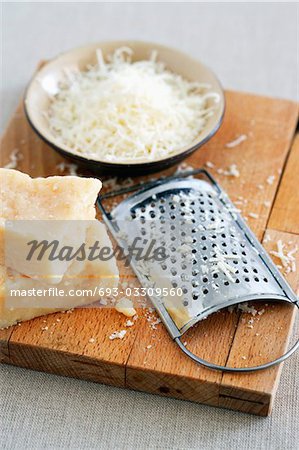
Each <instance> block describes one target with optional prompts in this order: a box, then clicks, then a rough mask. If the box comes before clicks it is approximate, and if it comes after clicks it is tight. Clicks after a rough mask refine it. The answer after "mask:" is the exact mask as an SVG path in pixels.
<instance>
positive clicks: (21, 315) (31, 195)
mask: <svg viewBox="0 0 299 450" xmlns="http://www.w3.org/2000/svg"><path fill="white" fill-rule="evenodd" d="M0 182H1V185H0V188H1V197H0V198H1V211H0V215H1V221H0V236H1V239H2V241H3V239H4V235H5V241H7V240H8V242H9V246H8V248H7V246H5V247H6V248H5V250H7V251H6V253H8V254H5V255H4V254H3V253H2V255H0V259H1V261H0V286H1V287H0V328H5V327H8V326H10V325H13V324H15V323H17V322H20V321H23V320H28V319H31V318H33V317H37V316H39V315H42V314H47V313H51V312H54V311H57V310H66V309H70V308H73V307H76V306H80V305H86V304H91V303H93V302H94V301H97V300H99V298H100V297H99V295H97V291H94V294H93V295H92V296H91V295H86V296H84V295H83V296H82V295H75V296H74V295H68V294H67V293H68V290H69V289H73V290H78V291H82V290H84V289H89V290H90V291H91V290H94V289H95V288H96V287H97V286H98V287H99V288H100V287H104V288H105V287H110V288H112V287H116V286H117V284H118V269H117V265H116V261H115V258H114V257H111V258H110V259H108V260H106V261H102V260H101V259H94V260H92V261H90V260H88V259H87V258H84V259H83V260H77V259H71V260H69V261H58V260H54V261H49V260H48V258H44V257H43V258H42V261H41V265H40V267H39V266H38V265H37V264H35V262H34V261H31V260H30V262H29V263H28V264H24V255H25V253H24V252H25V250H24V252H23V250H22V247H23V246H24V249H25V246H26V243H27V242H28V239H31V238H37V239H39V238H41V237H44V236H46V237H47V238H49V239H51V238H55V236H57V233H58V234H59V243H60V244H61V245H62V244H63V246H71V247H73V248H75V249H76V248H77V245H78V244H82V243H84V244H85V245H86V247H87V248H88V247H89V246H92V245H93V243H94V242H95V241H97V242H98V245H99V246H105V247H108V248H110V249H111V253H112V245H111V242H110V240H109V237H108V235H107V231H106V228H105V226H104V225H103V224H102V223H101V222H99V221H98V220H96V219H95V201H96V198H97V195H98V192H99V190H100V188H101V182H100V181H99V180H97V179H92V178H79V177H68V176H64V177H49V178H36V179H32V178H30V177H29V176H28V175H26V174H23V173H21V172H18V171H15V170H9V169H0ZM49 221H52V222H49ZM8 222H11V225H12V227H11V228H10V229H9V230H7V223H8ZM49 223H50V225H51V226H50V227H49ZM16 224H17V225H16ZM30 224H31V227H30ZM37 224H38V226H36V225H37ZM20 225H21V226H20ZM47 233H48V235H47ZM2 243H3V242H2ZM2 247H3V246H1V248H2ZM59 265H60V268H59V271H58V276H57V267H58V266H59ZM54 273H55V276H56V278H55V282H54V284H53V279H52V278H53V277H52V275H53V274H54ZM41 275H46V276H41ZM51 286H52V288H51ZM53 286H55V288H59V289H64V290H65V292H66V295H65V296H63V297H61V296H55V295H53V289H54V287H53ZM32 288H35V289H43V290H45V292H46V291H47V289H48V288H51V289H52V292H51V293H50V294H49V295H47V294H46V293H45V294H44V295H42V296H39V297H32V296H28V295H27V296H26V295H25V296H16V297H12V296H11V295H10V294H9V293H10V292H11V290H12V289H13V290H19V291H21V290H26V292H28V290H30V289H32ZM49 292H50V291H49Z"/></svg>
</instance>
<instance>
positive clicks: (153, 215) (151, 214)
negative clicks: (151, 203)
mask: <svg viewBox="0 0 299 450" xmlns="http://www.w3.org/2000/svg"><path fill="white" fill-rule="evenodd" d="M150 216H151V218H152V219H154V218H155V217H156V214H155V213H154V211H151V212H150Z"/></svg>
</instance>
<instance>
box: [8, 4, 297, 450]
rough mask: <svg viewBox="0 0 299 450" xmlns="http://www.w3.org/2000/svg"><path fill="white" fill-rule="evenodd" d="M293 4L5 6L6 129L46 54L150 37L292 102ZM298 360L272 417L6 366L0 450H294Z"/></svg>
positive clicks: (239, 86)
mask: <svg viewBox="0 0 299 450" xmlns="http://www.w3.org/2000/svg"><path fill="white" fill-rule="evenodd" d="M296 8H297V6H296V5H295V4H274V3H272V4H257V3H256V4H251V5H250V4H244V3H243V4H236V3H232V4H195V3H185V4H181V3H175V4H174V3H173V4H169V3H168V4H167V3H166V4H154V3H150V4H145V3H144V4H143V3H142V4H136V3H135V4H133V3H131V4H124V3H111V4H107V3H106V4H95V3H75V2H73V3H60V4H58V3H56V4H54V3H53V4H50V3H43V4H37V3H27V4H21V3H18V4H17V3H7V4H5V5H3V18H4V23H3V28H2V38H3V49H2V50H3V51H2V56H3V58H2V59H3V71H2V83H1V98H2V105H1V106H2V108H1V109H2V111H3V113H2V114H1V116H2V118H1V120H2V122H1V126H2V128H3V127H4V125H5V124H6V123H7V120H8V117H9V116H10V115H11V113H12V112H13V110H14V109H15V107H16V105H17V103H18V101H19V97H20V95H21V94H22V92H23V90H24V87H25V85H26V83H27V82H28V79H29V78H30V76H31V74H32V72H33V70H34V68H35V67H36V64H37V63H38V61H39V60H40V59H43V58H48V57H52V56H54V55H55V54H57V53H59V52H61V51H63V50H66V49H68V48H71V47H73V46H76V45H82V44H84V43H85V42H90V41H97V40H99V41H100V40H105V39H106V40H108V39H121V38H123V39H126V38H133V39H143V40H149V41H156V42H160V43H164V44H166V45H167V44H168V45H172V46H174V47H178V48H180V49H182V50H184V51H187V52H189V53H190V54H193V55H194V56H195V57H197V58H200V59H201V60H202V61H204V62H206V64H208V65H210V66H211V67H212V68H213V69H214V70H215V72H216V73H217V74H218V76H219V78H220V80H221V81H222V83H223V85H224V86H225V87H226V88H230V89H235V90H244V91H251V92H256V93H260V94H265V95H272V96H276V97H284V98H290V99H294V100H296V95H297V94H296V93H297V80H298V70H297V66H296V64H297V61H296V54H297V53H296V52H297V49H296V46H297V45H298V42H297V38H296V29H297V28H298V23H297V19H296ZM298 374H299V354H297V355H295V356H294V357H293V358H292V359H291V360H289V361H288V362H287V364H286V365H285V367H284V370H283V373H282V377H281V382H280V386H279V389H278V393H277V397H276V401H275V405H274V410H273V413H272V416H270V417H269V418H260V417H255V416H250V415H247V414H242V413H237V412H232V411H227V410H223V409H222V410H221V409H216V408H211V407H207V406H202V405H197V404H193V403H190V402H183V401H178V400H173V399H167V398H162V397H158V396H153V395H149V394H143V393H138V392H133V391H126V390H123V389H117V388H113V387H110V386H103V385H97V384H95V383H90V382H85V381H79V380H73V379H67V378H63V377H58V376H53V375H47V374H43V373H37V372H33V371H30V370H24V369H20V368H15V367H9V366H4V365H2V366H0V382H1V391H0V402H1V404H0V421H1V423H0V448H1V449H41V448H44V449H52V448H54V449H56V448H57V449H60V448H61V449H63V448H73V449H81V448H82V449H85V448H86V449H156V448H157V449H158V448H161V449H207V450H208V449H213V450H217V449H222V450H226V449H229V450H231V449H239V450H243V449H250V450H251V449H269V450H276V449H277V450H278V449H279V450H280V449H282V448H283V449H295V448H298V443H299V432H298V416H299V411H298V409H299V394H298V393H299V376H298Z"/></svg>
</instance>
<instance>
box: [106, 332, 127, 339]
mask: <svg viewBox="0 0 299 450" xmlns="http://www.w3.org/2000/svg"><path fill="white" fill-rule="evenodd" d="M126 333H127V330H120V331H114V332H113V333H112V334H110V336H109V339H110V341H114V339H123V338H124V337H125V335H126Z"/></svg>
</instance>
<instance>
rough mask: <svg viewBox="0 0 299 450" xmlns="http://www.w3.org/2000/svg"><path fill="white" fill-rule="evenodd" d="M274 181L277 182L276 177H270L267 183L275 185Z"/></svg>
mask: <svg viewBox="0 0 299 450" xmlns="http://www.w3.org/2000/svg"><path fill="white" fill-rule="evenodd" d="M274 180H275V175H270V176H269V177H268V178H267V180H266V181H267V183H268V184H270V185H271V184H273V183H274Z"/></svg>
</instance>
